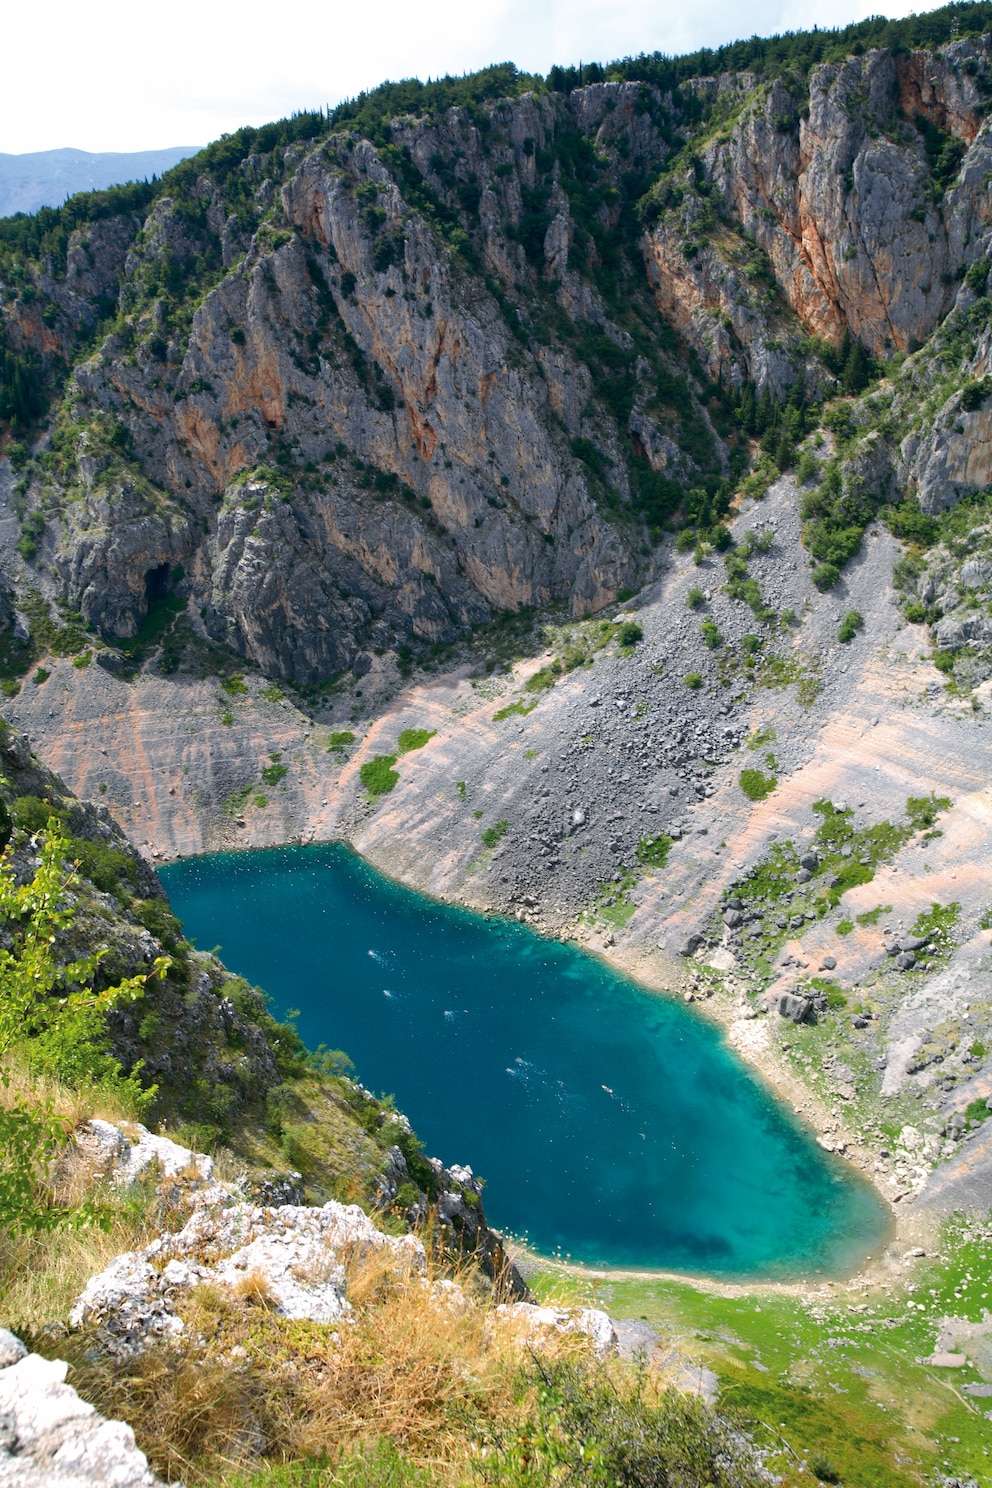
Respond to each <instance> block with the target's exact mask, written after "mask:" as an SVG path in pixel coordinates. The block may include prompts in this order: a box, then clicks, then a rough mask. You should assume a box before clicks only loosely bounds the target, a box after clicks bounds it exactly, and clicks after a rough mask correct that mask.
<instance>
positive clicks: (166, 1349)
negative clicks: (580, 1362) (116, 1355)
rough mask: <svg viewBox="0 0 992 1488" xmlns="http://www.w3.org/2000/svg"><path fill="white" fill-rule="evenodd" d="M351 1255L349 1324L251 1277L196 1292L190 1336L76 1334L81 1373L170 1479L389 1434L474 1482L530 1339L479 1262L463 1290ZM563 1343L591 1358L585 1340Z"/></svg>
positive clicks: (325, 1451)
mask: <svg viewBox="0 0 992 1488" xmlns="http://www.w3.org/2000/svg"><path fill="white" fill-rule="evenodd" d="M345 1267H346V1272H347V1291H348V1296H349V1298H350V1299H351V1302H352V1305H353V1308H354V1312H353V1314H352V1316H351V1317H350V1318H349V1319H348V1320H347V1321H344V1322H342V1323H341V1324H339V1325H337V1326H336V1327H333V1328H331V1327H328V1326H326V1325H323V1326H322V1325H319V1324H314V1323H303V1322H293V1321H290V1320H288V1319H286V1318H282V1317H279V1316H278V1315H276V1314H275V1313H273V1312H272V1311H271V1308H270V1305H269V1297H268V1290H267V1288H266V1287H264V1286H261V1287H257V1286H254V1285H253V1283H252V1278H251V1277H246V1278H245V1281H244V1282H243V1283H242V1285H241V1286H240V1287H239V1288H237V1289H229V1288H220V1287H211V1286H202V1287H198V1288H197V1289H196V1290H195V1291H193V1292H191V1293H190V1294H189V1296H188V1297H187V1298H186V1299H185V1301H184V1304H183V1309H182V1312H183V1317H184V1321H185V1323H186V1331H185V1333H184V1334H183V1336H182V1338H181V1339H180V1340H179V1341H178V1342H177V1343H173V1344H170V1345H162V1346H159V1347H157V1348H155V1349H152V1350H150V1351H149V1352H148V1353H146V1354H145V1355H143V1356H142V1357H141V1358H140V1359H138V1360H137V1361H134V1362H132V1363H131V1364H130V1365H128V1366H125V1367H114V1366H112V1365H110V1364H109V1363H107V1362H103V1363H95V1362H94V1360H93V1358H92V1356H90V1357H87V1347H86V1340H85V1338H81V1339H79V1340H78V1341H74V1342H73V1345H72V1354H73V1357H74V1360H75V1367H74V1369H73V1374H72V1376H71V1378H72V1381H73V1383H75V1384H76V1386H77V1388H79V1389H80V1391H81V1392H82V1393H83V1394H84V1395H85V1397H86V1398H87V1399H89V1400H92V1401H94V1403H95V1404H96V1405H97V1406H98V1408H99V1409H101V1410H103V1411H104V1412H105V1413H107V1414H110V1415H112V1416H119V1417H123V1418H124V1419H125V1420H127V1421H128V1422H130V1424H131V1425H132V1426H133V1427H134V1429H135V1432H136V1434H137V1437H138V1441H139V1443H140V1445H141V1446H142V1448H143V1449H144V1451H145V1452H146V1453H147V1454H148V1456H149V1459H150V1461H151V1463H152V1465H153V1467H154V1468H155V1469H156V1470H157V1471H158V1472H159V1473H160V1474H161V1475H162V1476H163V1477H165V1478H166V1479H170V1480H174V1479H176V1478H181V1479H183V1480H184V1481H186V1482H188V1483H191V1484H196V1483H205V1482H209V1481H213V1480H215V1479H217V1478H219V1477H224V1476H225V1475H229V1474H231V1473H235V1472H244V1471H250V1470H252V1469H253V1468H256V1467H260V1466H262V1465H263V1463H269V1464H280V1463H282V1464H291V1463H294V1462H295V1463H300V1462H307V1461H310V1462H313V1461H323V1462H330V1463H335V1462H341V1461H343V1460H345V1459H347V1458H348V1457H349V1456H350V1455H352V1454H354V1453H355V1451H356V1449H358V1450H361V1449H364V1448H366V1447H367V1448H368V1449H370V1450H374V1448H375V1444H376V1443H377V1442H380V1441H382V1440H383V1439H388V1440H389V1441H391V1442H393V1443H394V1444H395V1445H396V1447H397V1448H398V1449H399V1450H400V1452H401V1453H402V1454H403V1456H404V1458H405V1459H406V1460H408V1461H409V1462H411V1463H412V1464H414V1465H415V1466H416V1467H417V1468H418V1469H420V1470H422V1471H423V1472H424V1474H425V1476H426V1478H427V1479H428V1481H430V1482H431V1483H435V1484H438V1485H450V1488H454V1485H456V1484H460V1483H464V1482H465V1481H466V1478H467V1477H468V1476H469V1460H470V1457H471V1454H472V1450H473V1446H472V1444H473V1442H474V1441H477V1440H478V1439H479V1438H480V1436H483V1435H488V1434H491V1433H492V1432H493V1431H494V1430H498V1429H499V1427H500V1426H501V1424H502V1425H509V1424H510V1423H511V1422H512V1421H513V1420H516V1419H518V1417H519V1412H520V1410H521V1404H520V1402H519V1400H518V1399H517V1392H518V1387H519V1367H520V1361H521V1350H520V1344H519V1342H518V1340H517V1339H516V1338H515V1337H514V1336H513V1334H512V1332H511V1330H510V1329H508V1328H505V1327H503V1326H502V1325H498V1324H496V1323H495V1322H494V1318H493V1314H492V1311H491V1309H490V1307H489V1300H488V1293H486V1292H484V1291H483V1290H482V1289H480V1288H479V1286H478V1281H477V1273H475V1272H469V1271H468V1270H467V1271H466V1272H465V1273H464V1274H463V1275H462V1276H461V1277H460V1278H459V1284H460V1290H459V1291H458V1292H452V1291H451V1289H450V1288H443V1287H438V1286H437V1282H438V1281H439V1280H441V1278H440V1277H428V1278H424V1277H421V1276H418V1275H417V1274H416V1273H415V1272H413V1271H412V1270H411V1271H407V1272H397V1270H396V1265H395V1260H394V1258H392V1257H391V1256H390V1255H388V1254H386V1253H382V1252H373V1253H366V1254H364V1255H355V1256H351V1257H348V1258H346V1260H345ZM552 1346H555V1345H552ZM557 1347H559V1348H560V1350H561V1351H562V1352H563V1353H565V1354H566V1355H569V1356H578V1355H581V1354H582V1353H583V1352H584V1351H585V1349H586V1348H587V1344H586V1341H585V1340H583V1339H580V1338H576V1337H574V1336H571V1337H567V1338H566V1337H563V1338H562V1339H561V1342H560V1344H558V1345H557ZM63 1348H64V1345H63ZM329 1481H334V1479H333V1478H331V1479H330V1480H329Z"/></svg>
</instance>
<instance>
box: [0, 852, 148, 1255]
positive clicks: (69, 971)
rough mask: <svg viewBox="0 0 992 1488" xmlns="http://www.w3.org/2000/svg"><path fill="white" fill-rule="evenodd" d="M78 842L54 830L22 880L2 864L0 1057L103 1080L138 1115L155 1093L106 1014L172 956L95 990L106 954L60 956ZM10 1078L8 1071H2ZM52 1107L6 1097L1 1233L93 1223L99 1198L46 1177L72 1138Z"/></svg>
mask: <svg viewBox="0 0 992 1488" xmlns="http://www.w3.org/2000/svg"><path fill="white" fill-rule="evenodd" d="M71 846H72V844H70V843H68V842H66V841H65V840H64V839H62V838H60V837H59V836H58V834H57V833H56V832H52V833H51V835H50V836H49V838H48V841H47V842H46V843H45V844H44V847H43V848H42V853H41V862H40V864H39V866H38V868H37V870H36V871H35V874H34V876H33V878H31V879H29V880H28V882H27V883H24V884H18V883H17V880H16V877H15V874H14V869H13V866H12V865H11V864H10V863H9V862H0V922H2V923H3V924H4V925H5V926H6V927H7V937H8V943H7V944H6V945H5V946H4V947H3V948H2V949H0V987H2V988H3V996H2V997H0V1061H3V1062H5V1061H6V1058H7V1056H8V1055H10V1054H11V1053H13V1052H15V1051H16V1053H17V1054H18V1055H19V1056H20V1058H21V1059H23V1061H24V1063H25V1064H26V1066H27V1068H28V1070H29V1071H30V1072H31V1073H33V1074H35V1075H41V1076H44V1077H48V1078H50V1079H53V1080H57V1081H59V1082H60V1083H61V1084H63V1085H67V1086H69V1087H71V1088H79V1087H81V1086H88V1087H96V1088H98V1089H102V1090H104V1091H106V1092H107V1094H108V1095H112V1096H114V1097H115V1098H116V1099H117V1100H121V1101H123V1102H124V1104H125V1105H126V1106H127V1107H129V1108H130V1109H131V1110H132V1111H133V1112H134V1113H135V1114H140V1113H141V1112H142V1111H143V1110H144V1109H145V1107H146V1106H147V1105H148V1103H149V1101H150V1100H152V1099H153V1097H154V1094H155V1092H154V1089H152V1090H150V1091H143V1090H142V1088H141V1085H140V1083H139V1081H138V1078H137V1075H136V1074H134V1073H132V1074H131V1075H128V1076H125V1075H124V1074H123V1073H122V1071H121V1067H120V1065H119V1064H118V1062H117V1060H116V1059H114V1058H113V1056H112V1055H111V1054H109V1053H108V1045H109V1039H108V1035H107V1030H106V1023H105V1015H106V1013H107V1012H108V1011H109V1010H110V1009H111V1008H112V1007H114V1006H116V1005H117V1004H119V1003H122V1002H135V1001H138V1000H139V999H140V998H141V997H143V996H144V994H145V990H146V987H147V984H148V982H150V981H151V980H152V979H153V978H154V977H158V976H163V975H164V974H165V972H166V971H167V970H168V966H169V962H168V960H167V959H165V958H161V957H160V958H158V959H157V960H156V961H155V962H154V964H153V966H152V968H151V969H150V970H149V971H148V972H147V973H144V974H142V975H139V976H136V977H131V978H130V979H129V980H127V981H124V982H121V983H119V984H118V985H117V986H114V987H110V988H108V989H107V990H106V991H103V992H96V991H95V990H94V988H93V981H94V978H95V976H96V972H97V968H98V966H99V963H100V960H101V958H102V955H103V953H102V952H100V951H98V952H97V953H96V954H95V955H92V956H87V957H82V958H79V959H77V960H75V961H70V962H68V963H67V964H63V963H61V961H60V959H59V958H58V956H57V954H56V946H57V945H59V944H65V942H66V939H67V938H68V937H70V936H71V931H72V926H73V922H74V920H75V916H76V906H75V904H74V903H73V901H72V899H71V897H67V896H66V893H65V888H66V867H65V863H66V858H67V856H68V852H67V850H69V849H71ZM0 1083H2V1084H3V1085H5V1086H6V1085H7V1084H8V1083H9V1076H8V1075H7V1074H6V1073H3V1074H0ZM67 1134H68V1133H67V1125H66V1123H65V1122H64V1121H63V1120H61V1119H60V1118H59V1117H57V1116H56V1115H55V1114H54V1112H53V1111H52V1108H51V1106H43V1105H40V1104H38V1103H37V1102H31V1101H24V1100H20V1101H17V1102H15V1103H14V1104H12V1105H9V1106H8V1105H5V1104H0V1231H4V1230H21V1231H32V1230H33V1231H38V1230H50V1229H54V1228H55V1227H56V1226H58V1225H65V1224H69V1225H73V1224H75V1225H81V1224H92V1223H93V1222H94V1221H95V1220H97V1219H99V1210H98V1208H97V1206H96V1205H95V1204H93V1203H92V1202H90V1203H87V1204H84V1205H82V1206H80V1207H79V1208H76V1209H74V1210H73V1209H69V1208H66V1207H63V1206H61V1205H60V1204H59V1203H58V1201H57V1200H56V1198H55V1196H54V1194H53V1192H52V1190H51V1188H50V1187H49V1186H48V1185H47V1183H46V1181H45V1180H46V1178H47V1177H48V1174H49V1171H50V1168H51V1166H52V1163H53V1161H54V1159H55V1157H56V1156H57V1153H58V1150H59V1148H60V1147H62V1146H63V1145H64V1143H65V1140H66V1137H67Z"/></svg>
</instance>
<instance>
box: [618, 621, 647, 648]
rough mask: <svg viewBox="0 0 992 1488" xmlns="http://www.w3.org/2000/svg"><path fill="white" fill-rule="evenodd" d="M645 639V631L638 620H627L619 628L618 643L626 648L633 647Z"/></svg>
mask: <svg viewBox="0 0 992 1488" xmlns="http://www.w3.org/2000/svg"><path fill="white" fill-rule="evenodd" d="M643 639H644V632H643V630H642V629H641V627H640V626H639V625H638V623H637V621H636V620H625V621H624V622H623V624H622V625H621V626H620V627H619V629H618V630H617V643H618V644H619V645H620V646H623V647H624V648H625V649H626V650H630V649H632V648H633V647H634V646H636V645H637V644H638V642H640V641H643Z"/></svg>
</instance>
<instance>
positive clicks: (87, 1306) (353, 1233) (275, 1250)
mask: <svg viewBox="0 0 992 1488" xmlns="http://www.w3.org/2000/svg"><path fill="white" fill-rule="evenodd" d="M372 1251H385V1252H388V1254H389V1257H390V1259H391V1261H392V1263H393V1264H394V1265H395V1268H396V1270H397V1272H399V1273H409V1272H414V1273H418V1274H419V1273H422V1272H423V1270H424V1267H425V1263H426V1258H425V1254H424V1248H423V1246H422V1245H421V1243H420V1241H419V1240H417V1239H415V1238H414V1237H413V1236H412V1235H403V1236H400V1237H399V1238H394V1237H392V1236H390V1235H384V1234H383V1233H382V1231H381V1230H378V1229H376V1227H375V1225H374V1224H373V1223H372V1221H371V1220H370V1219H369V1217H368V1215H367V1214H366V1213H365V1212H364V1210H362V1209H359V1208H358V1206H357V1205H355V1204H338V1203H334V1202H331V1203H328V1204H324V1205H323V1207H322V1208H319V1209H318V1208H310V1207H305V1206H303V1205H295V1204H285V1205H281V1206H280V1207H279V1208H275V1209H272V1208H262V1207H260V1206H258V1205H254V1204H245V1203H233V1204H229V1205H228V1206H227V1207H226V1208H223V1209H218V1208H217V1207H216V1206H215V1205H209V1206H206V1205H204V1206H202V1207H198V1208H197V1209H196V1211H195V1212H194V1214H193V1215H192V1217H191V1218H190V1219H189V1220H188V1222H187V1223H186V1224H185V1225H184V1226H183V1228H182V1229H181V1230H179V1231H178V1233H175V1234H168V1235H162V1236H160V1237H159V1238H158V1239H157V1240H153V1241H152V1243H151V1244H150V1245H147V1246H146V1247H145V1248H144V1250H137V1251H126V1252H125V1253H124V1254H123V1255H119V1256H116V1257H115V1259H114V1260H113V1261H111V1263H110V1265H109V1266H107V1267H106V1269H105V1270H103V1271H101V1272H100V1273H99V1274H98V1275H97V1276H94V1277H92V1278H91V1279H90V1281H89V1282H88V1283H87V1284H86V1287H85V1289H84V1291H83V1292H82V1293H81V1294H80V1296H79V1297H78V1298H77V1299H76V1301H75V1303H74V1304H73V1307H72V1311H71V1312H70V1315H69V1320H70V1322H71V1324H72V1325H73V1327H77V1328H78V1327H88V1328H96V1329H98V1330H99V1332H100V1337H101V1342H102V1343H103V1346H104V1347H105V1348H106V1349H108V1351H109V1352H111V1353H113V1354H115V1355H116V1356H117V1357H118V1358H129V1357H132V1356H134V1355H136V1354H139V1353H141V1352H142V1350H143V1349H145V1348H147V1347H148V1346H149V1345H150V1344H152V1343H154V1342H156V1341H157V1340H159V1339H162V1338H169V1337H175V1336H176V1335H178V1334H179V1333H181V1332H182V1331H183V1321H182V1318H181V1317H180V1316H179V1314H178V1312H177V1309H176V1300H177V1298H178V1297H179V1295H180V1294H181V1293H182V1292H184V1291H188V1290H189V1289H190V1288H192V1287H196V1286H201V1285H203V1284H204V1283H207V1282H209V1283H211V1284H212V1285H215V1286H226V1287H232V1288H237V1289H242V1288H245V1287H248V1288H254V1289H256V1290H257V1291H258V1292H259V1293H261V1294H263V1295H264V1296H265V1297H266V1299H267V1301H268V1302H269V1305H270V1306H271V1307H272V1308H273V1309H274V1310H275V1311H276V1312H278V1313H281V1314H282V1316H284V1317H290V1318H298V1319H306V1320H309V1321H311V1322H319V1323H335V1322H338V1321H340V1320H341V1319H342V1318H344V1317H345V1316H346V1315H347V1313H348V1312H350V1310H351V1309H350V1304H349V1302H348V1299H347V1297H346V1295H345V1268H344V1256H345V1253H347V1255H348V1256H350V1257H353V1256H354V1255H355V1254H356V1253H358V1254H361V1253H362V1252H366V1253H368V1252H372Z"/></svg>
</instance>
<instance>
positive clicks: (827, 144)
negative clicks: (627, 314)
mask: <svg viewBox="0 0 992 1488" xmlns="http://www.w3.org/2000/svg"><path fill="white" fill-rule="evenodd" d="M989 55H990V47H989V39H988V38H983V39H982V42H981V43H974V42H971V41H963V42H957V43H954V44H952V45H951V46H948V47H945V48H942V49H941V50H940V51H939V52H936V53H928V52H917V53H913V54H907V55H900V56H896V55H894V54H893V53H891V52H889V51H887V50H884V49H882V50H876V51H872V52H869V53H867V54H866V55H864V56H861V57H849V58H848V59H847V60H846V61H845V62H842V63H831V64H824V65H822V66H819V67H815V68H813V69H812V71H811V73H810V77H809V98H808V105H807V104H806V101H805V100H804V99H803V98H802V97H801V96H800V95H799V92H798V90H796V89H794V88H792V87H790V86H789V85H787V83H786V81H784V80H779V81H777V82H775V83H773V84H772V85H771V86H770V87H768V88H767V89H763V90H757V89H755V88H754V79H753V78H749V75H747V74H740V75H736V76H728V77H726V78H721V79H720V80H719V82H720V84H721V85H722V86H723V88H724V92H725V94H726V95H727V96H728V97H729V96H732V95H733V93H734V92H735V91H737V92H738V93H739V96H740V97H741V100H742V105H743V106H742V108H741V110H740V113H739V115H738V117H737V119H736V121H735V122H734V124H733V127H732V128H731V129H730V130H729V135H728V134H725V133H722V132H720V133H718V134H717V135H716V137H715V138H714V139H713V141H712V142H711V143H710V144H708V145H707V146H706V147H705V148H704V149H703V150H702V151H701V160H702V173H703V183H702V184H703V186H704V188H705V189H704V192H703V193H700V192H699V191H698V190H697V189H696V185H697V183H696V182H695V181H694V180H693V179H692V178H691V177H690V176H689V175H688V174H687V175H686V177H685V180H684V181H683V180H682V179H681V178H680V179H679V181H678V182H677V183H676V184H677V187H678V190H679V192H680V193H682V200H681V201H680V202H679V204H678V206H677V207H672V206H669V207H668V209H667V210H665V211H664V212H663V213H662V215H661V217H660V219H659V221H658V222H657V223H656V224H655V225H653V226H652V227H651V228H650V229H649V231H648V234H647V237H646V244H645V253H646V259H647V264H648V272H649V275H650V277H651V280H652V284H653V285H654V287H655V291H656V295H657V299H658V303H659V306H660V308H661V309H662V310H663V312H664V313H665V314H666V315H667V316H669V318H671V319H672V320H673V322H674V323H675V324H676V325H677V326H678V328H679V330H680V331H681V332H682V333H683V335H685V337H686V339H687V340H688V341H689V342H690V343H691V344H692V345H693V347H694V349H695V350H696V351H697V353H698V354H699V355H700V356H701V357H702V359H703V361H704V363H705V365H706V366H707V369H708V371H709V372H710V375H711V376H713V377H715V376H717V375H718V374H722V375H723V376H724V377H725V378H728V377H729V379H730V380H731V381H733V382H734V383H735V384H736V385H738V386H740V385H741V383H742V382H743V381H744V380H750V381H751V382H753V383H754V384H755V386H756V387H757V388H758V389H759V390H760V389H762V388H765V387H769V388H770V389H771V390H772V391H773V392H775V393H776V394H777V395H779V396H781V394H782V392H783V391H784V389H785V388H786V387H787V386H788V385H789V384H790V383H792V382H793V381H794V380H795V378H796V377H797V375H799V374H800V373H802V375H804V376H805V378H806V379H807V383H808V384H809V383H812V386H814V387H815V386H816V385H817V382H818V380H819V379H822V375H823V374H822V369H819V370H818V368H817V366H816V364H815V363H813V362H811V361H810V360H809V358H808V355H807V353H806V351H805V349H804V347H803V345H802V338H801V334H800V328H801V327H805V329H806V330H807V331H809V332H813V333H814V334H816V335H818V336H823V337H826V338H827V339H829V340H832V341H834V342H836V341H839V340H840V339H841V337H842V336H843V335H844V333H845V332H847V331H849V332H850V333H851V334H852V335H855V336H857V337H858V339H859V340H860V341H862V343H863V344H864V345H865V346H867V347H868V348H869V349H870V350H871V351H872V352H873V353H874V354H875V355H877V356H887V355H889V354H891V353H892V352H893V351H896V350H902V351H905V350H907V349H910V348H911V347H912V345H913V344H914V343H919V342H922V341H923V340H925V338H926V337H927V336H928V335H929V334H930V332H931V331H932V330H933V329H934V327H935V326H936V325H937V324H938V322H939V320H940V319H941V317H942V316H943V315H944V314H946V312H947V310H948V309H949V307H950V305H951V304H952V303H953V301H954V297H955V294H956V293H957V280H958V279H959V278H960V276H961V274H962V272H963V270H964V269H965V268H966V267H967V265H968V264H970V263H972V262H973V261H974V260H975V259H976V258H979V257H980V256H981V255H982V253H983V252H984V251H985V247H986V245H987V237H988V227H989V213H988V207H987V203H986V200H985V188H984V185H983V182H984V179H985V176H986V174H987V172H988V170H989V167H990V164H992V141H990V136H989V133H988V130H987V129H986V128H985V126H984V125H982V122H981V121H982V110H981V91H980V85H979V81H978V78H979V74H980V73H982V72H983V71H984V69H985V68H987V66H988V62H989ZM708 81H709V82H710V83H711V84H712V80H708ZM920 116H922V118H924V119H925V120H926V121H927V123H928V124H929V125H930V126H936V128H938V129H940V130H942V131H944V132H945V133H947V134H950V135H952V136H955V137H956V138H957V139H959V140H961V141H962V142H963V144H964V145H965V146H966V149H965V151H964V154H963V161H962V166H961V170H960V172H959V174H958V176H957V178H956V180H955V181H954V182H953V183H952V184H951V185H950V186H949V187H948V189H947V190H946V192H945V193H944V195H943V197H942V198H941V197H940V194H939V193H937V194H933V193H931V191H930V171H929V167H928V163H927V158H926V153H925V149H924V138H923V135H922V133H921V131H920V130H919V129H918V128H917V127H916V126H915V124H914V123H913V122H911V121H914V120H915V119H917V118H918V117H920ZM714 195H715V196H716V198H717V200H718V202H719V204H720V207H721V208H722V210H723V212H724V214H725V217H726V219H727V222H728V224H729V230H725V231H723V232H721V233H719V234H713V233H712V217H713V196H714ZM669 200H671V196H670V197H669ZM769 278H771V279H773V281H774V283H775V285H776V287H777V289H778V291H779V294H780V295H781V297H782V299H783V300H784V301H785V303H786V304H787V305H788V307H789V309H790V310H791V311H792V316H791V317H790V316H789V315H787V314H783V308H784V307H783V304H782V300H780V299H779V298H778V296H774V295H769V294H768V293H767V291H766V289H765V287H764V285H765V283H766V282H767V280H768V279H769ZM793 317H795V318H793ZM963 459H966V457H964V456H962V455H961V454H959V453H957V452H955V453H953V454H952V455H951V456H950V461H951V465H952V468H956V464H955V462H957V463H961V461H962V460H963ZM976 460H977V457H976ZM950 478H951V479H956V478H957V477H956V476H951V477H950ZM937 479H938V476H937V473H936V471H935V472H934V474H933V475H932V477H931V480H932V481H936V480H937ZM977 484H984V481H979V482H977ZM945 504H946V503H945Z"/></svg>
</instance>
